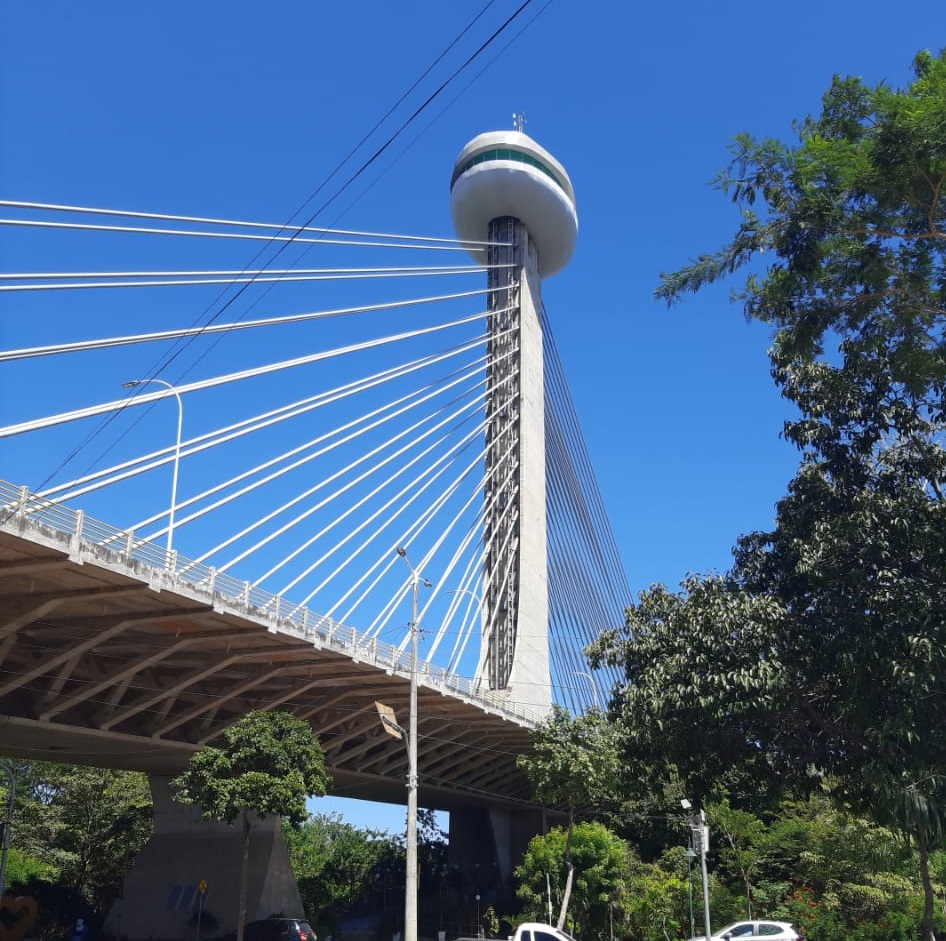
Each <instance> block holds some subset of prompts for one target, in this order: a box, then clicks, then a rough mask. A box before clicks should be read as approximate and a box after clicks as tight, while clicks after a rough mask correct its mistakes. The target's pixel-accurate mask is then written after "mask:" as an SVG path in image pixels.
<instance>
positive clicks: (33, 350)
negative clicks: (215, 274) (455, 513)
mask: <svg viewBox="0 0 946 941" xmlns="http://www.w3.org/2000/svg"><path fill="white" fill-rule="evenodd" d="M485 293H486V290H476V291H461V292H460V293H457V294H441V295H439V296H437V297H419V298H414V299H411V300H407V301H389V302H388V303H385V304H367V305H363V306H360V307H340V308H338V309H336V310H322V311H307V312H305V313H301V314H287V315H285V316H283V317H264V318H261V319H258V320H239V321H235V322H233V323H221V324H210V325H208V326H204V327H188V328H186V329H181V330H162V331H160V332H157V333H137V334H131V335H129V336H119V337H105V338H103V339H99V340H78V341H76V342H73V343H54V344H50V345H48V346H34V347H25V348H24V349H20V350H5V351H0V362H15V361H16V360H21V359H33V358H35V357H38V356H54V355H57V354H59V353H86V352H89V351H90V350H104V349H111V348H113V347H121V346H132V345H134V344H138V343H154V342H158V341H162V340H179V339H181V338H182V337H192V336H209V335H211V334H214V333H229V332H235V331H237V330H253V329H256V328H257V327H276V326H283V325H285V324H289V323H304V322H307V321H310V320H324V319H327V318H330V317H344V316H348V315H350V314H365V313H369V312H373V311H381V310H397V309H399V308H404V307H414V306H420V305H422V304H433V303H437V302H439V301H453V300H460V299H462V298H467V297H476V296H477V295H480V294H485ZM480 316H483V317H485V316H487V314H486V313H483V314H481V315H480ZM139 397H141V396H139Z"/></svg>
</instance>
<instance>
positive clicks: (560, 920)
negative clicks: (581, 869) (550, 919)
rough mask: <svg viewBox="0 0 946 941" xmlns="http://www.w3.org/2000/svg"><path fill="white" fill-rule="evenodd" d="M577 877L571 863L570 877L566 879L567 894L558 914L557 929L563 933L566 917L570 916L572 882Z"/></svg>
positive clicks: (563, 898)
mask: <svg viewBox="0 0 946 941" xmlns="http://www.w3.org/2000/svg"><path fill="white" fill-rule="evenodd" d="M574 876H575V867H574V866H573V865H572V864H571V862H569V864H568V875H567V876H566V877H565V893H564V894H563V895H562V907H561V909H560V910H559V913H558V924H557V925H556V927H557V928H558V930H559V931H561V930H562V929H563V928H564V927H565V916H566V915H567V914H568V902H569V900H570V899H571V896H572V881H573V879H574Z"/></svg>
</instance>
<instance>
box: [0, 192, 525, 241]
mask: <svg viewBox="0 0 946 941" xmlns="http://www.w3.org/2000/svg"><path fill="white" fill-rule="evenodd" d="M0 206H3V207H5V208H7V209H31V210H42V211H44V212H75V213H85V214H87V215H94V216H115V217H117V218H124V219H155V220H158V221H161V222H188V223H196V224H200V225H229V226H235V227H242V228H252V229H269V230H270V231H275V232H283V231H285V230H286V229H293V230H294V231H299V232H318V233H320V234H323V235H325V234H331V235H349V236H358V237H365V238H393V239H403V240H405V241H408V240H413V241H417V242H447V243H449V244H452V245H455V244H457V240H456V239H446V238H438V237H434V236H430V237H428V236H425V235H400V234H390V233H385V232H359V231H357V230H354V229H327V228H321V227H317V226H302V227H301V228H299V229H296V227H295V226H289V225H286V224H285V223H278V222H246V221H243V220H240V219H214V218H207V217H205V216H175V215H170V214H168V213H158V212H139V211H134V210H128V209H101V208H96V207H92V206H67V205H59V204H57V203H34V202H23V201H19V200H12V199H0ZM472 244H476V245H488V244H489V243H488V242H474V243H472ZM495 244H499V245H502V244H506V243H504V242H497V243H495Z"/></svg>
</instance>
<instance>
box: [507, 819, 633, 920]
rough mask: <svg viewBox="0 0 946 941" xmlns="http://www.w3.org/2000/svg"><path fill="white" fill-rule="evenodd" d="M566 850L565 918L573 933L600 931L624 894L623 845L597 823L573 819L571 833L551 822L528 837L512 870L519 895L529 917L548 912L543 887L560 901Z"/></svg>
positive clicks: (544, 916)
mask: <svg viewBox="0 0 946 941" xmlns="http://www.w3.org/2000/svg"><path fill="white" fill-rule="evenodd" d="M567 842H570V844H571V845H570V849H569V850H568V852H569V853H570V855H571V859H572V860H573V862H574V872H575V876H574V886H573V888H572V891H571V903H570V907H569V923H570V925H571V926H572V928H573V932H572V933H574V934H576V935H577V936H578V937H589V936H592V935H594V936H602V937H603V936H604V935H605V933H606V929H607V927H608V924H609V919H610V917H611V915H612V910H613V908H614V907H619V906H620V903H621V901H622V898H623V895H624V879H625V876H626V872H627V863H628V860H627V847H626V844H625V843H624V841H623V840H621V839H620V838H619V837H617V836H615V835H614V834H613V833H611V832H610V831H609V830H608V829H607V828H606V827H605V826H604V825H603V824H600V823H591V822H589V823H578V824H576V825H575V827H574V831H573V833H572V834H571V836H570V838H569V836H568V834H566V831H565V829H564V828H562V827H556V828H554V829H552V830H550V831H549V832H548V833H547V834H545V835H543V836H536V837H533V838H532V840H531V841H530V842H529V846H528V848H527V850H526V854H525V857H524V858H523V861H522V865H521V866H519V868H518V869H517V870H516V875H517V877H518V878H519V880H520V883H519V889H518V894H519V898H520V899H521V900H522V902H523V907H524V911H525V913H526V914H528V915H529V916H531V917H533V918H535V919H537V920H539V921H545V920H546V918H547V917H548V886H549V884H551V892H552V896H553V898H555V899H558V900H560V899H561V897H562V895H563V893H564V889H565V885H566V882H567V879H568V874H567V870H568V859H567V858H566V843H567Z"/></svg>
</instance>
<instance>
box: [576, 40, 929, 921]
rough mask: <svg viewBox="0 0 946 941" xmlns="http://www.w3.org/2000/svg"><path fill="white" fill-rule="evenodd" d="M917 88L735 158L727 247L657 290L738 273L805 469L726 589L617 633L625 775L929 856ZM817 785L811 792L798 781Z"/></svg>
mask: <svg viewBox="0 0 946 941" xmlns="http://www.w3.org/2000/svg"><path fill="white" fill-rule="evenodd" d="M914 67H915V78H914V80H913V81H912V83H911V84H910V85H909V86H908V87H906V88H904V89H902V90H895V89H892V88H889V87H888V86H886V85H879V86H876V87H868V86H866V85H864V84H863V83H862V82H861V81H860V80H858V79H854V78H840V77H838V78H835V80H834V82H833V83H832V85H831V87H830V89H829V90H828V91H827V93H826V94H825V96H824V99H823V107H822V112H821V114H820V115H819V116H817V117H810V118H808V119H806V120H804V121H802V122H800V123H799V124H798V125H797V127H796V131H797V136H798V140H797V142H795V143H793V144H790V145H789V144H783V143H781V142H779V141H773V140H762V141H760V140H756V139H754V138H752V137H751V136H749V135H743V136H741V137H739V138H738V139H737V140H736V142H735V145H734V148H733V160H732V162H731V164H730V165H729V167H728V168H727V169H726V170H725V171H723V172H722V173H721V174H720V176H719V177H718V180H717V183H718V185H719V187H720V188H721V189H722V190H723V191H724V192H726V193H728V194H729V195H730V196H731V198H732V199H733V201H734V202H735V203H736V205H737V206H738V207H739V209H740V212H741V222H740V224H739V226H738V228H737V230H736V233H735V235H734V236H733V238H732V240H731V241H730V242H729V243H728V244H727V245H725V246H724V247H723V248H722V249H721V250H720V251H718V252H716V253H713V254H707V255H703V256H700V257H699V258H698V259H697V260H696V261H694V262H693V263H691V264H690V265H688V266H686V267H685V268H683V269H681V270H680V271H678V272H675V273H672V274H668V275H664V276H663V280H662V283H661V286H660V287H659V289H658V291H657V294H658V296H660V297H663V298H665V299H667V300H668V301H670V302H673V301H676V300H679V299H680V297H681V296H682V295H683V294H685V293H687V292H690V291H695V290H699V289H701V288H703V287H704V286H706V285H708V284H710V283H712V282H714V281H717V280H720V279H723V278H726V277H728V276H730V275H732V274H733V273H734V272H735V271H737V270H738V269H743V270H745V271H746V279H745V281H744V283H743V285H742V287H741V289H740V290H739V291H738V292H737V294H736V297H737V299H738V300H739V301H740V302H741V303H742V305H743V309H744V311H745V314H746V316H747V317H748V318H750V319H756V320H760V321H762V322H764V323H767V324H769V325H770V326H771V327H772V328H773V332H774V335H773V342H772V347H771V350H770V357H771V363H772V374H773V377H774V379H775V381H776V383H777V384H778V386H779V388H780V389H781V391H782V393H783V395H784V397H785V398H786V399H787V400H788V401H790V402H791V403H792V404H793V405H794V406H795V408H797V415H796V416H795V417H793V418H791V419H790V420H789V421H787V422H786V425H785V434H786V436H787V437H788V438H789V440H791V441H793V442H794V443H795V444H796V445H797V446H798V447H799V448H800V449H801V451H802V463H801V466H800V469H799V471H798V473H797V475H796V477H795V479H794V480H793V481H792V482H791V484H790V486H789V489H788V493H787V495H786V496H785V498H784V499H783V500H781V501H780V502H779V504H778V507H777V515H776V522H775V527H774V529H773V530H772V531H770V532H765V533H754V534H750V535H748V536H745V537H743V538H742V539H741V540H740V541H739V544H738V546H737V549H736V552H735V562H734V566H733V568H732V570H731V571H730V572H729V573H727V574H726V575H724V576H713V577H706V578H699V577H693V578H690V579H688V580H687V581H686V582H685V583H684V584H683V585H682V586H681V590H680V591H679V592H670V591H667V590H666V589H665V588H663V587H660V586H658V587H655V588H653V589H651V590H650V591H648V592H644V593H642V594H641V596H640V597H639V599H638V601H637V603H636V604H635V605H633V606H632V607H631V608H630V609H629V611H628V615H627V625H626V629H625V631H624V632H623V634H619V633H616V632H613V633H611V634H609V635H606V636H605V637H603V638H602V639H601V641H600V642H599V644H598V645H597V646H596V648H595V652H594V656H595V657H596V658H601V659H606V660H610V661H611V662H620V663H624V664H625V666H626V686H625V690H624V694H623V699H622V701H621V703H620V710H621V717H622V720H623V724H624V726H625V731H626V736H627V737H626V741H627V743H628V749H627V754H628V760H629V762H630V763H631V764H632V765H633V766H634V767H635V768H637V769H641V770H645V771H646V770H647V769H648V768H650V772H651V773H652V774H657V773H660V772H661V771H665V770H666V769H667V768H669V767H675V768H678V769H679V770H680V773H681V775H682V776H683V778H684V779H685V780H686V781H687V782H688V786H691V787H693V788H698V787H699V786H700V785H701V784H702V786H703V790H704V791H705V790H707V785H708V782H710V781H712V780H714V779H718V778H719V776H720V775H723V776H726V775H733V774H739V773H743V774H749V775H751V777H752V778H754V779H756V780H758V781H759V782H764V781H766V780H771V779H773V778H774V777H776V776H784V775H789V776H791V777H792V778H793V779H794V780H795V781H796V782H797V783H799V784H801V783H807V784H808V785H810V786H821V785H822V784H823V783H824V782H826V781H830V782H831V783H832V785H833V792H834V794H835V796H836V797H837V798H839V799H841V800H843V801H845V802H846V803H847V804H848V805H849V806H851V807H855V808H862V809H869V810H870V811H871V813H872V814H873V815H874V817H875V819H877V820H878V821H879V822H882V823H884V824H887V825H890V826H894V827H896V828H897V829H898V830H899V831H900V832H901V833H903V834H904V835H906V836H908V837H909V838H911V839H913V840H914V841H915V842H916V845H917V847H918V849H919V853H920V856H919V859H920V867H921V874H922V876H923V881H924V886H925V889H926V899H925V911H924V913H923V917H922V922H923V934H924V937H926V938H931V937H932V916H933V892H932V887H931V884H930V878H929V872H928V855H929V850H930V848H931V847H933V846H936V845H937V842H938V841H939V840H941V838H942V835H943V829H944V827H943V822H944V811H946V772H944V769H946V670H944V667H946V589H944V585H946V583H944V580H943V577H942V573H943V571H944V563H946V505H944V501H943V484H944V478H946V450H944V443H946V442H944V434H943V432H944V420H946V265H944V252H946V230H944V222H946V219H944V213H946V57H944V56H943V55H940V56H932V55H930V54H928V53H923V54H920V55H919V56H917V58H916V60H915V63H914ZM806 779H807V781H806Z"/></svg>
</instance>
